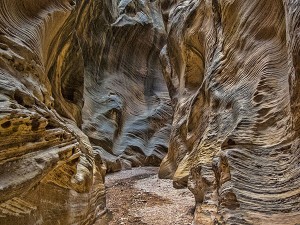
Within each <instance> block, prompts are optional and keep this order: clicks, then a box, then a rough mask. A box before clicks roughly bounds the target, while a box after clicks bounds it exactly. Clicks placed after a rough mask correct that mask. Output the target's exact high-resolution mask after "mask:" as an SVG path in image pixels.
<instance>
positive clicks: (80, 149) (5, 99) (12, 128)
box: [0, 0, 105, 225]
mask: <svg viewBox="0 0 300 225" xmlns="http://www.w3.org/2000/svg"><path fill="white" fill-rule="evenodd" d="M79 6H80V5H77V6H76V5H75V2H73V1H58V0H55V1H52V0H51V1H50V0H49V1H47V0H45V1H40V0H21V1H20V0H3V1H1V2H0V224H8V225H9V224H20V225H24V224H91V223H92V222H93V221H94V220H95V219H96V218H99V217H101V215H103V214H104V213H105V190H104V184H103V183H104V170H103V169H102V168H101V167H102V163H101V159H98V160H95V158H94V154H93V149H92V146H91V144H90V142H89V139H88V137H87V136H86V135H85V134H84V133H83V132H82V131H81V130H80V129H79V128H78V127H80V124H81V118H82V116H81V109H82V106H83V101H82V98H83V76H84V74H83V69H84V67H83V65H84V60H83V57H82V56H83V55H82V53H81V48H80V46H79V42H78V40H77V37H76V35H75V34H74V32H75V29H74V23H72V22H73V21H74V20H75V19H76V14H77V12H76V11H77V10H78V8H79Z"/></svg>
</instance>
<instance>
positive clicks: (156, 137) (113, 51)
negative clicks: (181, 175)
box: [78, 1, 172, 171]
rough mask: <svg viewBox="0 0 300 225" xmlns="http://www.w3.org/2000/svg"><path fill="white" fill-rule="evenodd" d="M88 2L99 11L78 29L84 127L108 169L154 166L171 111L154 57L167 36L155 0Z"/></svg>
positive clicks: (165, 139) (163, 151) (165, 145)
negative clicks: (82, 64) (82, 63)
mask: <svg viewBox="0 0 300 225" xmlns="http://www.w3.org/2000/svg"><path fill="white" fill-rule="evenodd" d="M101 2H102V3H101ZM92 4H93V7H92V8H91V10H93V14H94V13H96V14H101V15H102V16H100V17H99V18H97V17H95V18H92V19H86V20H85V21H87V22H86V23H81V24H80V25H79V27H80V28H79V29H80V31H78V33H79V34H80V35H82V36H83V44H82V46H83V54H84V56H85V67H86V70H85V76H84V78H85V91H84V93H85V95H84V99H85V104H84V108H83V120H84V124H83V131H84V132H85V133H86V134H87V135H88V136H89V138H90V140H91V142H92V144H93V146H94V148H95V151H96V152H97V154H100V155H102V157H103V158H104V159H105V160H106V161H107V167H108V171H115V170H118V169H120V168H121V167H123V168H124V167H125V168H128V167H131V166H140V165H157V166H158V165H159V164H160V162H161V160H162V158H163V157H164V156H165V154H166V152H167V148H168V139H169V133H170V124H171V116H172V109H171V105H170V98H169V94H168V90H167V87H166V83H165V81H164V78H163V75H162V70H161V67H160V60H159V54H160V50H161V48H162V46H163V45H164V44H165V37H166V32H165V28H164V22H163V18H162V14H161V10H160V2H159V1H100V3H99V1H94V3H92ZM85 13H86V12H84V11H83V10H82V12H81V14H85ZM93 14H92V13H90V14H89V13H87V15H89V16H90V15H93ZM95 46H97V47H95Z"/></svg>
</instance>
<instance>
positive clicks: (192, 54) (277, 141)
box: [159, 0, 300, 224]
mask: <svg viewBox="0 0 300 225" xmlns="http://www.w3.org/2000/svg"><path fill="white" fill-rule="evenodd" d="M299 7H300V5H299V3H298V2H297V1H279V0H278V1H277V0H276V1H273V0H272V1H268V0H266V1H239V0H233V1H229V0H220V1H216V0H212V1H210V0H206V1H193V0H191V1H180V2H179V3H178V4H177V5H176V6H175V7H174V9H173V10H172V11H171V13H170V17H169V23H168V40H167V45H166V47H164V49H163V50H162V54H161V58H162V64H163V67H164V76H165V78H166V82H167V84H168V88H169V92H170V95H171V98H172V105H173V108H174V118H173V123H172V131H171V137H170V146H169V152H168V155H167V156H166V157H165V159H164V160H163V162H162V165H161V168H160V174H159V175H160V177H162V178H171V179H173V181H174V186H175V187H183V186H186V185H188V187H189V189H190V190H191V191H192V192H193V193H194V195H195V199H196V202H197V204H196V206H197V207H196V211H195V218H194V223H195V224H297V223H298V222H299V221H300V214H299V207H300V201H299V199H300V198H299V194H300V192H299V190H300V186H299V134H298V133H299V132H298V130H299V129H298V128H297V127H298V126H299V115H298V100H297V99H298V94H297V93H298V89H299V87H298V81H297V79H298V78H297V77H298V67H299V66H298V61H297V60H298V54H299V51H298V48H299V46H298V45H299V43H298V42H299V38H298V35H299V32H298V26H299V23H298V21H299V9H300V8H299Z"/></svg>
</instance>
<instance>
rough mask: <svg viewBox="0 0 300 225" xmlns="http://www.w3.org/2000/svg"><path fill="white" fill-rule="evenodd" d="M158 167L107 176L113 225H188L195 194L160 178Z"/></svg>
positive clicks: (110, 214)
mask: <svg viewBox="0 0 300 225" xmlns="http://www.w3.org/2000/svg"><path fill="white" fill-rule="evenodd" d="M157 173H158V168H156V167H138V168H133V169H131V170H124V171H121V172H117V173H113V174H109V175H107V176H106V189H107V195H106V196H107V200H106V201H107V208H108V210H109V217H110V222H109V224H110V225H122V224H124V225H125V224H126V225H152V224H153V225H188V224H191V223H192V220H193V210H194V197H193V195H192V194H191V193H190V192H189V190H188V189H174V188H173V186H172V181H171V180H163V179H158V176H157Z"/></svg>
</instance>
